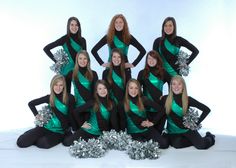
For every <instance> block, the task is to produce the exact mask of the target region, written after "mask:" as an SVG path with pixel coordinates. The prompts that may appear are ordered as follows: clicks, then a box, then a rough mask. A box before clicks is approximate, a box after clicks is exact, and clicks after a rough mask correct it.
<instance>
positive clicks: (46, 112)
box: [34, 106, 52, 127]
mask: <svg viewBox="0 0 236 168" xmlns="http://www.w3.org/2000/svg"><path fill="white" fill-rule="evenodd" d="M51 118H52V111H51V108H50V107H49V106H43V107H42V109H41V110H39V111H38V117H35V121H34V123H35V125H37V126H39V127H43V126H44V125H46V124H47V123H48V122H49V120H50V119H51Z"/></svg>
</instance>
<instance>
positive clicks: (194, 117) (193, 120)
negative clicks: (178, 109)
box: [183, 108, 201, 130]
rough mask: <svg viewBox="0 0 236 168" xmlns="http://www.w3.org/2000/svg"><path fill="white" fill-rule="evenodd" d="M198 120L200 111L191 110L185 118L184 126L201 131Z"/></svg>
mask: <svg viewBox="0 0 236 168" xmlns="http://www.w3.org/2000/svg"><path fill="white" fill-rule="evenodd" d="M198 120H199V116H198V111H197V110H196V109H194V108H189V110H188V111H187V113H186V114H185V115H184V117H183V124H184V126H185V127H186V128H188V129H191V130H199V129H200V128H201V124H199V125H198V124H197V123H198Z"/></svg>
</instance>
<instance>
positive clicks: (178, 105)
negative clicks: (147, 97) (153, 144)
mask: <svg viewBox="0 0 236 168" xmlns="http://www.w3.org/2000/svg"><path fill="white" fill-rule="evenodd" d="M161 102H162V103H163V104H164V105H165V109H166V113H167V131H168V137H169V141H170V145H171V146H173V147H175V148H184V147H188V146H194V147H196V148H197V149H208V148H209V147H211V146H212V145H214V144H215V136H214V135H212V134H211V133H210V132H207V133H206V136H205V137H202V136H201V135H200V134H199V133H198V131H196V130H195V131H193V130H190V129H189V128H186V127H184V125H183V116H184V114H186V113H187V111H188V109H189V107H190V106H191V107H195V108H197V109H199V110H201V111H202V113H201V115H200V117H199V121H198V123H197V124H200V123H201V122H202V121H203V120H204V118H205V117H206V116H207V115H208V114H209V112H210V109H209V108H208V107H207V106H206V105H204V104H202V103H200V102H198V101H197V100H195V99H194V98H192V97H190V96H188V94H187V89H186V84H185V81H184V79H183V78H182V77H181V76H178V75H177V76H175V77H173V78H172V80H171V83H170V92H169V94H168V96H163V97H162V99H161Z"/></svg>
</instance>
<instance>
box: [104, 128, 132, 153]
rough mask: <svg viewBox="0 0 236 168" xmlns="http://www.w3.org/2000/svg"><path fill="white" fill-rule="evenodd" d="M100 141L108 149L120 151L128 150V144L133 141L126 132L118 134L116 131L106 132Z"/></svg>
mask: <svg viewBox="0 0 236 168" xmlns="http://www.w3.org/2000/svg"><path fill="white" fill-rule="evenodd" d="M100 140H101V141H102V142H103V143H104V145H105V146H106V148H107V149H115V150H119V151H124V150H126V148H127V146H128V144H129V143H130V142H131V141H132V139H131V136H130V135H128V134H127V133H126V132H122V131H120V132H116V131H115V130H111V131H104V132H103V135H102V136H101V137H100Z"/></svg>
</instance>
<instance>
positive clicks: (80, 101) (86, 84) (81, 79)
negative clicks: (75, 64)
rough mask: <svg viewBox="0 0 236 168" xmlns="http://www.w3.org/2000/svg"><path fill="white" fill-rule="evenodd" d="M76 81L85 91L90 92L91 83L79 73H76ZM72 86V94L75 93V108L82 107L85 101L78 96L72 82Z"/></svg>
mask: <svg viewBox="0 0 236 168" xmlns="http://www.w3.org/2000/svg"><path fill="white" fill-rule="evenodd" d="M77 77H78V80H79V82H80V83H81V85H83V86H84V87H85V88H86V89H88V90H89V91H91V82H90V81H89V80H88V79H87V78H86V77H85V76H84V75H83V74H81V73H80V72H78V75H77ZM73 85H74V93H75V99H76V106H80V105H83V104H84V103H85V100H84V99H83V97H82V96H81V95H80V93H79V91H78V89H77V87H76V84H75V82H74V81H73Z"/></svg>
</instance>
